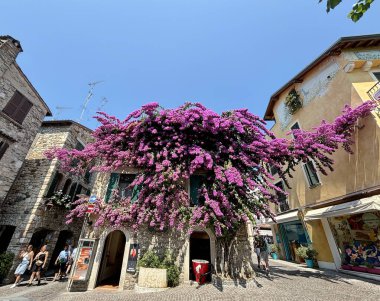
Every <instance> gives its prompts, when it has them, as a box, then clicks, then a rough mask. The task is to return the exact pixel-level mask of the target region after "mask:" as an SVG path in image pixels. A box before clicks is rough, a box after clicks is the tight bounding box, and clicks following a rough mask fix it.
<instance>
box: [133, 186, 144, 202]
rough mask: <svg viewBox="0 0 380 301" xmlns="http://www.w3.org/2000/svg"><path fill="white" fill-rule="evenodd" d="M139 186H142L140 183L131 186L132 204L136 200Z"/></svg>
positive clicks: (139, 189)
mask: <svg viewBox="0 0 380 301" xmlns="http://www.w3.org/2000/svg"><path fill="white" fill-rule="evenodd" d="M141 188H142V185H135V186H134V187H133V189H132V197H131V203H132V204H133V203H134V202H136V201H137V200H138V198H139V194H140V191H141Z"/></svg>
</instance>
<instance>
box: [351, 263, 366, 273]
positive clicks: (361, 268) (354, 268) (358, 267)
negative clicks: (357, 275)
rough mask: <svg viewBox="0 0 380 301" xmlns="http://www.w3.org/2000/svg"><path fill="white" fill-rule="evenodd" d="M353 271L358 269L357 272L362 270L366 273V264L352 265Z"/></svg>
mask: <svg viewBox="0 0 380 301" xmlns="http://www.w3.org/2000/svg"><path fill="white" fill-rule="evenodd" d="M351 269H352V270H353V271H356V272H362V273H365V272H367V268H366V267H364V266H354V265H353V266H352V268H351Z"/></svg>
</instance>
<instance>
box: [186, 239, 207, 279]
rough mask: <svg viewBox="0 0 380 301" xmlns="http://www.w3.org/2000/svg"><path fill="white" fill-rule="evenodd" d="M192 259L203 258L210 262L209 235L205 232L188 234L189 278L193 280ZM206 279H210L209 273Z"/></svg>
mask: <svg viewBox="0 0 380 301" xmlns="http://www.w3.org/2000/svg"><path fill="white" fill-rule="evenodd" d="M193 259H203V260H207V261H208V262H210V263H211V246H210V237H209V236H208V234H207V233H206V232H193V233H192V234H191V236H190V262H189V266H190V271H189V280H195V275H194V272H193V263H192V260H193ZM207 281H211V275H209V276H208V277H207Z"/></svg>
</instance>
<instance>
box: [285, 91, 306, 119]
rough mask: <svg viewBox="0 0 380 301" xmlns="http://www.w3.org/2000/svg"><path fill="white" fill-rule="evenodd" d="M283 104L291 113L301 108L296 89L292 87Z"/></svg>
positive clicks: (299, 97) (300, 100)
mask: <svg viewBox="0 0 380 301" xmlns="http://www.w3.org/2000/svg"><path fill="white" fill-rule="evenodd" d="M285 105H286V107H287V108H288V111H289V113H290V114H291V115H293V114H294V113H295V112H297V111H298V110H299V109H300V108H302V99H301V96H300V95H299V94H298V92H297V90H296V89H292V90H291V91H290V92H289V94H288V95H287V96H286V98H285Z"/></svg>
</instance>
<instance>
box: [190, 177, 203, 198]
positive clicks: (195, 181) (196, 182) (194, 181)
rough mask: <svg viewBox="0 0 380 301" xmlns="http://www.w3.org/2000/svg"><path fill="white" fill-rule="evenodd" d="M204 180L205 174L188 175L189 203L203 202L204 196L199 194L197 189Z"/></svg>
mask: <svg viewBox="0 0 380 301" xmlns="http://www.w3.org/2000/svg"><path fill="white" fill-rule="evenodd" d="M204 182H205V176H203V175H192V176H190V205H191V206H198V205H202V204H204V201H205V200H204V197H203V196H202V195H199V189H201V187H202V185H203V184H204Z"/></svg>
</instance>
